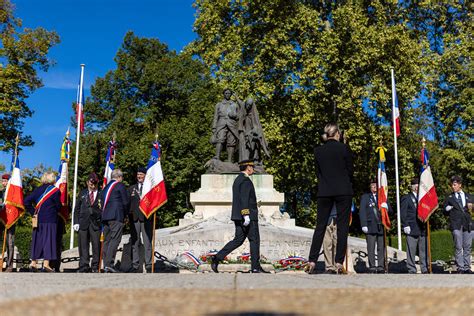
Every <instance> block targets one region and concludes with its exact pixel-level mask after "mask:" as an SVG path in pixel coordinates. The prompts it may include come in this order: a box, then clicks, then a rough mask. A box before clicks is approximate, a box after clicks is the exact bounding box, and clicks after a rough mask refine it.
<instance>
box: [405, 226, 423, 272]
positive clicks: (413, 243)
mask: <svg viewBox="0 0 474 316" xmlns="http://www.w3.org/2000/svg"><path fill="white" fill-rule="evenodd" d="M417 248H418V257H419V258H420V269H421V273H426V272H428V257H427V256H426V236H411V235H407V268H408V273H416V264H415V254H416V249H417Z"/></svg>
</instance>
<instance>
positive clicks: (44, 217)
mask: <svg viewBox="0 0 474 316" xmlns="http://www.w3.org/2000/svg"><path fill="white" fill-rule="evenodd" d="M48 187H49V184H43V185H41V186H40V187H38V188H36V189H35V190H34V191H33V192H31V194H30V195H28V196H27V197H26V198H25V200H24V204H25V208H26V210H27V211H28V212H29V213H30V214H31V215H33V214H35V212H36V210H35V205H36V202H38V200H39V199H40V198H41V196H42V195H43V193H44V191H46V189H47V188H48ZM60 208H61V200H60V192H59V190H57V191H56V192H55V193H53V195H51V196H50V197H49V198H48V199H47V200H46V201H44V203H43V204H42V205H41V207H40V209H39V211H38V223H40V224H41V223H57V222H58V212H59V209H60Z"/></svg>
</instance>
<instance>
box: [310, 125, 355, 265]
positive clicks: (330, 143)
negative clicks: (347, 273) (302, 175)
mask: <svg viewBox="0 0 474 316" xmlns="http://www.w3.org/2000/svg"><path fill="white" fill-rule="evenodd" d="M340 138H341V132H340V131H339V128H338V126H337V125H336V124H332V123H331V124H327V125H326V127H325V128H324V135H323V140H324V141H326V143H325V144H324V145H322V146H319V147H317V148H316V149H315V150H314V155H315V159H316V170H317V176H318V194H317V203H318V217H317V220H316V229H315V231H314V235H313V240H312V243H311V249H310V252H309V261H308V267H309V272H310V273H311V272H313V271H314V268H315V267H316V261H317V260H318V257H319V252H320V250H321V245H322V243H323V238H324V233H325V231H326V224H327V222H328V218H329V214H330V212H331V208H332V206H333V204H334V203H336V210H337V217H336V226H337V246H336V258H335V261H336V268H337V273H344V269H343V262H344V257H345V255H346V248H347V236H348V233H349V218H350V212H351V204H352V195H353V191H352V179H353V173H354V166H353V164H352V153H351V151H350V149H349V147H348V146H347V145H346V144H343V143H341V142H339V140H340Z"/></svg>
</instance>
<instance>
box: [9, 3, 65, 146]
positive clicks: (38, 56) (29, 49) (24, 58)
mask: <svg viewBox="0 0 474 316" xmlns="http://www.w3.org/2000/svg"><path fill="white" fill-rule="evenodd" d="M21 26H22V22H21V20H20V19H18V18H15V17H14V16H13V5H12V4H11V2H10V1H9V0H2V1H1V2H0V42H1V44H0V60H1V62H0V135H1V136H0V150H3V151H7V150H9V149H11V148H12V147H14V145H15V137H16V135H17V134H18V133H20V134H21V131H22V128H23V121H22V119H24V118H26V117H29V116H31V114H32V111H31V110H30V108H29V107H28V106H27V105H26V103H25V99H26V98H27V97H28V96H29V95H30V94H31V93H33V91H35V90H36V89H38V88H39V87H41V86H42V83H41V79H40V78H39V77H38V70H42V71H47V70H48V68H49V67H50V66H51V65H52V61H51V60H49V59H48V57H47V54H48V51H49V49H50V48H51V47H52V46H54V45H55V44H57V43H58V42H59V37H58V35H57V34H56V33H55V32H49V31H47V30H45V29H43V28H36V29H34V30H32V29H23V30H21ZM20 143H21V145H23V146H31V145H32V144H33V142H32V140H31V137H30V136H26V135H25V136H22V137H21V140H20Z"/></svg>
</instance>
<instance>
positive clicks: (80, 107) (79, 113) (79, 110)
mask: <svg viewBox="0 0 474 316" xmlns="http://www.w3.org/2000/svg"><path fill="white" fill-rule="evenodd" d="M83 98H84V87H82V89H81V85H80V84H79V86H78V87H77V100H76V122H77V126H78V130H79V131H80V132H81V133H84V102H83V101H82V99H83Z"/></svg>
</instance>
